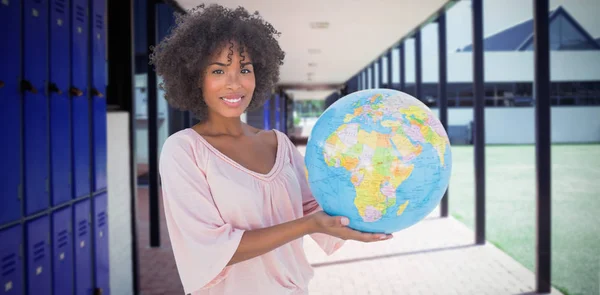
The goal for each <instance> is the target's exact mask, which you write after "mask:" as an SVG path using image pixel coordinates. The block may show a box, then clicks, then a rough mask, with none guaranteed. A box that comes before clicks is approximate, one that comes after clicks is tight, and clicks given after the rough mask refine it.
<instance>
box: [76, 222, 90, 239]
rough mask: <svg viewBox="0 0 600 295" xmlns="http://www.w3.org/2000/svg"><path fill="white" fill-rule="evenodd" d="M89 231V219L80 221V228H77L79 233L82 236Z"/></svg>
mask: <svg viewBox="0 0 600 295" xmlns="http://www.w3.org/2000/svg"><path fill="white" fill-rule="evenodd" d="M87 232H88V222H87V220H82V221H80V222H79V228H78V230H77V235H78V236H80V237H84V236H85V235H87Z"/></svg>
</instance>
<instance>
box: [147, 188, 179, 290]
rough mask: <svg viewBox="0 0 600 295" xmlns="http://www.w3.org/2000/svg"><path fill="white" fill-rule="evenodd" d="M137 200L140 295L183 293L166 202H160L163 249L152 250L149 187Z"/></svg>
mask: <svg viewBox="0 0 600 295" xmlns="http://www.w3.org/2000/svg"><path fill="white" fill-rule="evenodd" d="M137 201H138V202H137V229H138V265H139V271H138V272H139V277H140V280H139V282H140V295H163V294H164V295H167V294H169V295H170V294H177V295H180V294H183V288H182V287H181V283H180V281H179V277H178V275H177V267H176V265H175V259H174V258H173V252H172V250H171V244H170V242H169V236H168V233H167V226H166V224H165V219H164V214H163V209H162V201H160V202H159V203H160V205H161V206H160V213H161V218H160V220H161V227H160V236H161V247H159V248H150V225H149V219H148V189H147V188H144V187H140V188H138V200H137Z"/></svg>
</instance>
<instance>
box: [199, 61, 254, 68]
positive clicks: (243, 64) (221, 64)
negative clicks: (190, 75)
mask: <svg viewBox="0 0 600 295" xmlns="http://www.w3.org/2000/svg"><path fill="white" fill-rule="evenodd" d="M251 64H252V63H251V62H243V63H241V65H242V67H245V66H247V65H251ZM212 65H217V66H221V67H226V66H227V65H226V64H224V63H221V62H213V63H211V64H209V66H212Z"/></svg>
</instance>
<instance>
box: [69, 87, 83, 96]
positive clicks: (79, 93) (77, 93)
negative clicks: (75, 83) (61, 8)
mask: <svg viewBox="0 0 600 295" xmlns="http://www.w3.org/2000/svg"><path fill="white" fill-rule="evenodd" d="M70 92H71V95H73V96H82V95H83V91H81V89H79V88H77V87H71V91H70Z"/></svg>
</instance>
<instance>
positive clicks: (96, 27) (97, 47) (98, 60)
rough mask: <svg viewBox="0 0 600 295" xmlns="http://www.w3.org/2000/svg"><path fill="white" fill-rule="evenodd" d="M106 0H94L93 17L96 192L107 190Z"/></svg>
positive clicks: (93, 115)
mask: <svg viewBox="0 0 600 295" xmlns="http://www.w3.org/2000/svg"><path fill="white" fill-rule="evenodd" d="M105 4H106V2H105V1H104V0H93V6H92V15H93V17H94V20H93V24H92V46H93V47H92V60H93V62H92V67H93V68H92V73H93V77H92V93H91V94H92V103H93V112H92V117H93V125H94V128H93V130H94V141H93V145H92V148H93V153H92V154H93V155H94V191H99V190H103V189H105V188H106V98H105V96H104V95H105V93H106V66H105V65H106V58H105V54H106V52H105V51H106V50H105V46H106V36H105V35H106V34H105V30H104V15H105V10H106V8H105Z"/></svg>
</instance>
